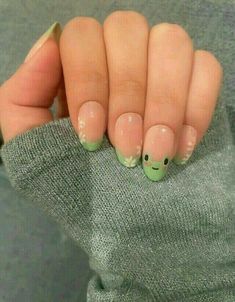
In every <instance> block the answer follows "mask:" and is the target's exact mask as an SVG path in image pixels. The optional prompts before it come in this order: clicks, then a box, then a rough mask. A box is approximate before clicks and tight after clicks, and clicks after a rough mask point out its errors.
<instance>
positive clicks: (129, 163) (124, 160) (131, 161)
mask: <svg viewBox="0 0 235 302" xmlns="http://www.w3.org/2000/svg"><path fill="white" fill-rule="evenodd" d="M116 154H117V158H118V160H119V161H120V163H121V164H122V165H124V166H125V167H128V168H133V167H135V166H136V165H137V164H138V162H139V159H140V157H138V156H129V157H124V156H123V155H122V154H121V152H120V151H118V150H117V149H116Z"/></svg>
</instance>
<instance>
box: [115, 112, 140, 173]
mask: <svg viewBox="0 0 235 302" xmlns="http://www.w3.org/2000/svg"><path fill="white" fill-rule="evenodd" d="M114 136H115V150H116V154H117V158H118V160H119V161H120V163H121V164H123V165H124V166H126V167H135V166H136V165H137V164H138V162H139V159H140V157H141V150H142V136H143V120H142V117H141V116H140V115H139V114H138V113H124V114H122V115H121V116H119V118H118V119H117V121H116V124H115V130H114Z"/></svg>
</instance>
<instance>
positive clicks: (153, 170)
mask: <svg viewBox="0 0 235 302" xmlns="http://www.w3.org/2000/svg"><path fill="white" fill-rule="evenodd" d="M168 165H169V157H168V156H166V157H164V158H163V159H162V161H153V160H151V158H150V156H149V155H148V154H145V155H144V157H143V168H144V172H145V174H146V176H147V177H148V178H149V179H151V180H153V181H159V180H161V179H162V178H163V177H164V176H165V175H166V172H167V168H168Z"/></svg>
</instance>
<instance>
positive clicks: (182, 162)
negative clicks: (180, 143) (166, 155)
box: [173, 156, 188, 165]
mask: <svg viewBox="0 0 235 302" xmlns="http://www.w3.org/2000/svg"><path fill="white" fill-rule="evenodd" d="M187 161H188V160H184V159H182V157H179V156H175V157H174V158H173V162H174V163H175V164H176V165H185V164H186V163H187Z"/></svg>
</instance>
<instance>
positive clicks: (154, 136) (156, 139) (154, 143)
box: [142, 125, 174, 181]
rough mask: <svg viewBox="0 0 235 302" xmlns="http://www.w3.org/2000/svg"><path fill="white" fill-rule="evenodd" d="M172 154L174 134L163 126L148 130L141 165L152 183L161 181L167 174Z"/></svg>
mask: <svg viewBox="0 0 235 302" xmlns="http://www.w3.org/2000/svg"><path fill="white" fill-rule="evenodd" d="M173 152H174V132H173V131H172V130H171V129H170V128H169V127H168V126H165V125H156V126H152V127H151V128H149V129H148V131H147V133H146V135H145V141H144V148H143V156H142V164H143V169H144V172H145V174H146V176H147V177H148V178H149V179H150V180H152V181H159V180H161V179H162V178H163V177H164V176H165V175H166V172H167V168H168V165H169V162H170V160H171V158H172V156H173Z"/></svg>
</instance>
